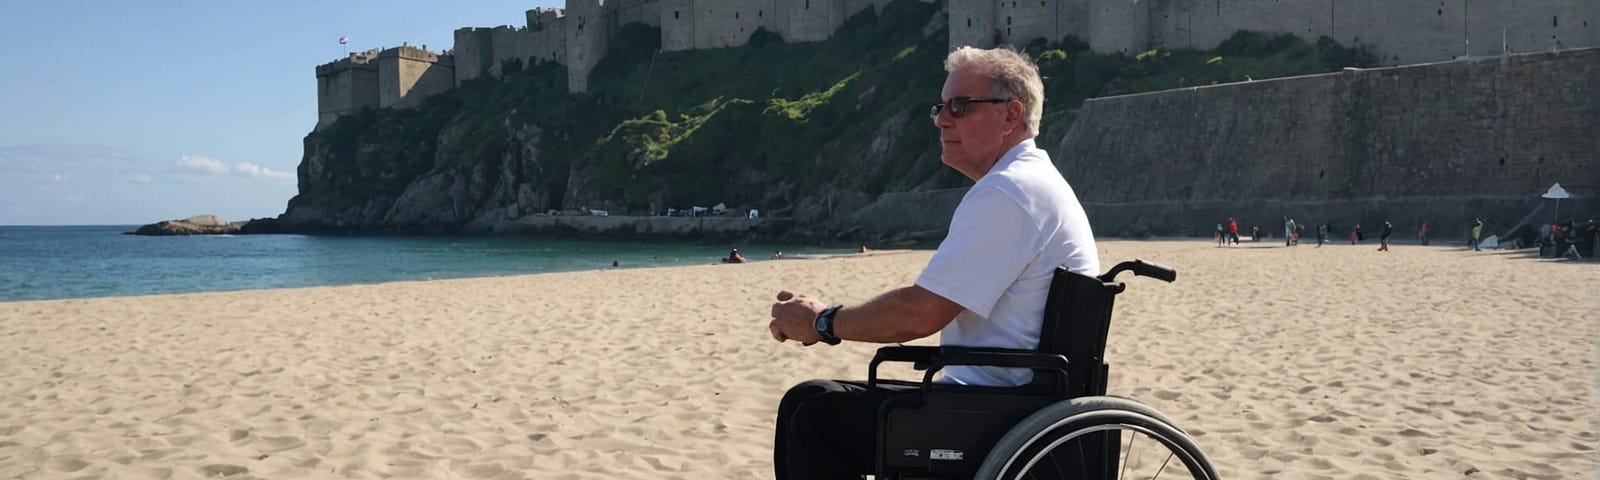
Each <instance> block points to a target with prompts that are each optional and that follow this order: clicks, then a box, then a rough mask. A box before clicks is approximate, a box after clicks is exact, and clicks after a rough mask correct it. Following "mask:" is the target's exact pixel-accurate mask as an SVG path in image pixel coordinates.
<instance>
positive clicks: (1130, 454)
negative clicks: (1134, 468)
mask: <svg viewBox="0 0 1600 480" xmlns="http://www.w3.org/2000/svg"><path fill="white" fill-rule="evenodd" d="M1117 435H1118V436H1121V435H1122V432H1117ZM1137 441H1139V434H1137V433H1133V432H1128V451H1127V455H1123V456H1122V471H1120V472H1117V479H1118V480H1121V479H1122V477H1123V476H1125V475H1127V473H1128V459H1137V458H1139V457H1135V456H1133V446H1134V442H1137ZM1117 445H1122V439H1120V438H1119V439H1117Z"/></svg>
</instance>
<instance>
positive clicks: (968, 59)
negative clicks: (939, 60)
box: [944, 47, 1044, 136]
mask: <svg viewBox="0 0 1600 480" xmlns="http://www.w3.org/2000/svg"><path fill="white" fill-rule="evenodd" d="M969 68H970V69H976V70H978V71H981V72H984V73H986V74H988V75H989V80H990V85H991V86H990V87H989V94H990V95H991V96H994V97H996V98H1015V99H1017V101H1019V102H1022V111H1023V113H1025V114H1027V118H1028V122H1027V128H1028V134H1029V135H1030V136H1031V135H1038V134H1039V121H1040V119H1042V118H1043V117H1044V80H1042V79H1040V78H1039V67H1038V66H1037V65H1035V64H1034V63H1033V60H1032V59H1030V58H1028V56H1027V55H1023V54H1021V53H1019V52H1017V51H1016V50H1012V49H1010V48H1007V47H1000V48H990V49H982V48H972V47H961V48H957V49H955V51H952V52H950V55H949V56H947V57H945V59H944V71H946V72H950V73H955V71H957V70H962V69H969Z"/></svg>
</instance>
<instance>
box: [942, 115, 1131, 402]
mask: <svg viewBox="0 0 1600 480" xmlns="http://www.w3.org/2000/svg"><path fill="white" fill-rule="evenodd" d="M1062 265H1065V266H1066V267H1067V269H1068V270H1070V271H1072V272H1075V273H1081V274H1085V275H1091V276H1093V275H1099V274H1100V256H1099V254H1098V253H1097V251H1096V250H1095V245H1094V232H1092V231H1090V229H1089V218H1088V216H1086V215H1084V213H1083V205H1082V204H1079V203H1078V197H1077V194H1075V193H1073V191H1072V187H1071V186H1069V185H1067V181H1066V179H1064V178H1062V177H1061V172H1060V171H1059V170H1057V169H1056V166H1055V164H1053V163H1051V162H1050V156H1049V154H1047V153H1045V151H1044V150H1040V149H1039V148H1037V147H1035V146H1034V142H1033V140H1032V139H1028V140H1025V141H1023V142H1022V143H1021V144H1019V145H1017V146H1016V147H1013V148H1012V149H1011V150H1010V151H1008V152H1006V154H1005V155H1003V156H1001V157H1000V161H998V162H995V165H994V167H993V168H991V169H989V173H987V174H985V175H984V176H983V177H982V178H980V179H978V183H977V184H975V185H973V186H972V189H971V190H968V191H967V194H966V196H964V197H962V198H961V204H960V205H959V206H957V207H956V213H955V217H954V218H952V219H951V221H950V234H949V235H946V236H945V237H944V241H943V242H941V243H940V244H939V250H938V251H937V252H935V253H934V254H933V259H931V260H929V261H928V267H927V268H926V269H924V270H923V271H922V275H921V276H919V277H917V286H919V287H922V288H924V289H927V290H928V291H930V292H933V293H935V294H937V295H939V296H941V297H944V298H946V299H949V300H950V301H952V302H955V303H957V304H959V305H961V306H962V307H963V308H965V309H966V310H965V311H962V312H961V314H960V315H957V316H956V318H955V320H954V321H951V322H950V324H949V325H946V326H945V327H944V330H943V331H941V332H940V333H939V336H940V338H939V343H940V344H942V345H961V346H970V347H1000V348H1021V349H1033V348H1038V347H1039V330H1040V328H1041V327H1042V326H1043V319H1044V304H1045V299H1046V298H1047V297H1048V296H1049V293H1050V281H1051V280H1052V276H1053V275H1054V273H1055V268H1056V267H1057V266H1062ZM944 372H945V376H944V379H943V380H942V381H944V382H949V383H959V384H963V385H986V386H1015V385H1022V384H1025V383H1027V382H1028V381H1030V380H1032V379H1033V372H1032V371H1029V370H1026V369H1015V368H997V367H969V366H952V367H949V368H946V369H945V370H944Z"/></svg>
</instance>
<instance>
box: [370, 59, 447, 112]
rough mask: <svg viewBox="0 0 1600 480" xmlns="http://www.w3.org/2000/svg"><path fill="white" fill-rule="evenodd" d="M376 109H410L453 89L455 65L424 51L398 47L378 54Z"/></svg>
mask: <svg viewBox="0 0 1600 480" xmlns="http://www.w3.org/2000/svg"><path fill="white" fill-rule="evenodd" d="M377 66H378V86H377V89H378V107H380V108H412V107H415V106H417V105H421V104H422V100H423V99H425V98H428V97H430V96H433V95H435V94H439V93H444V92H447V91H450V89H452V88H455V61H454V59H453V58H451V56H450V55H444V56H440V55H438V54H435V53H433V52H429V51H427V50H426V49H422V48H416V47H407V46H402V47H397V48H391V49H388V50H384V51H382V52H378V58H377Z"/></svg>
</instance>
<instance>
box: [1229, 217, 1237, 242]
mask: <svg viewBox="0 0 1600 480" xmlns="http://www.w3.org/2000/svg"><path fill="white" fill-rule="evenodd" d="M1228 241H1230V242H1233V244H1234V245H1238V244H1239V221H1238V220H1234V219H1233V217H1228Z"/></svg>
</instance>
